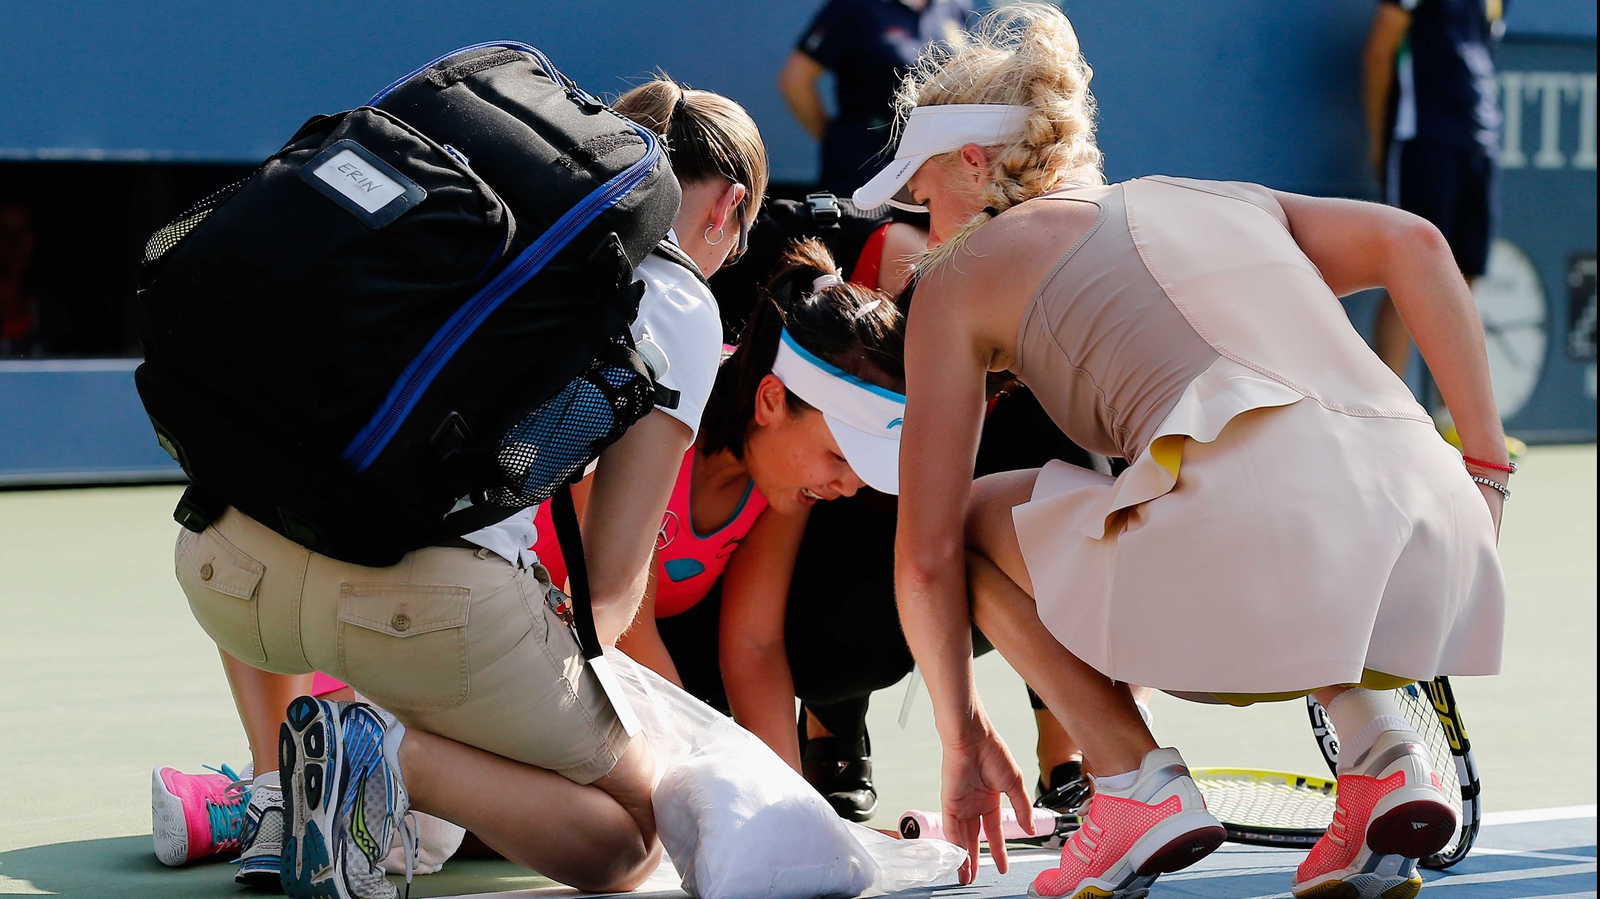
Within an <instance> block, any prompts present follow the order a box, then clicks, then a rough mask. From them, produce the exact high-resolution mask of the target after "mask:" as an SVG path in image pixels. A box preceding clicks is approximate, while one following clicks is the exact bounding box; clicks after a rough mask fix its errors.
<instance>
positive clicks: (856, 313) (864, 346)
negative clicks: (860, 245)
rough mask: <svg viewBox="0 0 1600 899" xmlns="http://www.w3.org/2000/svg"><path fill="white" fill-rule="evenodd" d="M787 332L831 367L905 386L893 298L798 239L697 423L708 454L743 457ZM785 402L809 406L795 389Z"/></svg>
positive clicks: (817, 244) (876, 381)
mask: <svg viewBox="0 0 1600 899" xmlns="http://www.w3.org/2000/svg"><path fill="white" fill-rule="evenodd" d="M785 330H787V331H788V332H789V336H790V337H792V338H793V339H794V341H795V342H796V343H798V344H800V346H802V347H804V348H805V349H806V350H807V351H808V352H810V353H811V354H812V355H814V356H817V357H818V358H820V359H822V360H823V361H824V362H827V363H828V364H830V365H833V366H835V367H837V368H839V369H841V370H843V371H845V372H847V373H849V374H851V375H854V376H856V377H858V378H861V379H862V380H864V381H868V382H871V383H873V384H877V385H879V386H882V387H887V388H889V389H891V390H897V391H898V390H901V389H903V387H904V384H905V361H904V356H905V335H904V333H903V331H902V317H901V315H900V311H899V309H898V308H897V307H896V306H895V304H894V301H893V300H891V299H890V298H889V297H888V296H887V295H885V294H883V293H881V292H880V291H876V290H872V289H870V288H867V287H863V286H861V285H860V284H852V283H850V282H848V281H845V280H843V279H842V276H841V275H840V274H839V271H838V268H837V265H836V264H835V263H834V260H833V257H832V255H831V254H829V253H828V248H827V247H826V246H824V245H823V244H822V242H821V241H818V240H814V239H813V240H802V241H795V242H794V243H793V244H791V245H790V247H789V249H788V250H787V251H785V252H784V254H783V256H782V257H781V258H780V259H779V262H778V272H777V274H775V275H773V277H772V280H770V281H769V282H767V286H766V288H765V290H764V291H763V292H762V296H761V299H760V300H759V301H758V302H757V303H756V308H755V310H754V311H753V312H752V313H751V314H750V320H749V321H747V322H746V323H745V326H744V331H743V332H742V333H741V335H740V338H739V347H738V349H737V350H735V351H734V354H733V355H732V356H730V357H729V358H728V359H727V361H726V362H724V363H723V365H722V369H721V370H720V371H718V373H717V381H716V385H715V386H714V387H713V388H712V391H711V400H710V402H709V403H708V404H707V406H706V412H705V420H704V421H703V422H702V424H701V428H700V433H701V435H702V436H701V440H702V444H701V447H702V449H703V450H704V451H705V452H708V453H711V452H717V451H718V450H723V449H726V450H729V451H730V452H732V453H733V454H734V455H735V456H738V457H740V458H743V456H744V441H745V437H746V435H747V434H748V433H749V430H750V422H751V417H752V415H753V414H754V410H755V401H756V393H757V391H758V390H759V389H760V387H761V381H762V379H763V378H765V377H766V376H767V375H769V374H771V373H772V365H773V361H774V360H775V359H776V358H777V355H778V343H779V341H780V340H782V336H783V332H784V331H785ZM788 402H789V408H790V409H792V410H800V409H806V408H809V406H808V404H807V403H806V402H805V401H804V400H802V399H800V398H799V397H798V396H795V394H794V393H793V392H790V393H789V395H788Z"/></svg>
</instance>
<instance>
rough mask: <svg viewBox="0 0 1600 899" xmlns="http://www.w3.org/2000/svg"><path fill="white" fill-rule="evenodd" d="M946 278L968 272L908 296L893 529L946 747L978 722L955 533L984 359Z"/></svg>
mask: <svg viewBox="0 0 1600 899" xmlns="http://www.w3.org/2000/svg"><path fill="white" fill-rule="evenodd" d="M952 280H959V281H960V282H961V283H963V284H964V283H966V282H967V281H968V280H970V279H950V278H945V277H940V276H938V275H934V276H931V277H930V278H928V279H927V280H925V281H924V282H923V283H922V285H920V286H919V287H918V288H917V294H916V298H915V299H914V300H913V301H912V308H913V310H914V312H913V314H912V315H911V317H910V321H909V324H908V328H907V332H906V397H907V399H906V415H905V426H904V430H903V431H902V433H901V437H900V441H901V442H900V519H899V527H898V531H897V533H896V536H895V597H896V601H897V602H898V604H899V607H900V622H901V627H902V628H904V630H905V632H906V641H907V642H908V643H909V644H910V646H911V651H912V654H913V655H915V657H916V659H917V664H918V665H919V666H921V669H922V674H923V677H924V678H925V679H926V681H927V684H928V692H929V694H930V695H931V696H932V698H933V706H934V722H935V724H936V725H937V727H938V729H939V734H940V737H941V739H942V740H943V741H944V743H945V744H946V745H947V746H948V745H952V744H954V745H960V744H962V743H964V742H966V741H968V740H970V739H971V738H972V737H973V736H974V734H975V732H976V731H975V728H976V729H978V730H981V717H982V711H981V708H980V706H979V702H978V694H977V690H976V688H975V686H974V684H973V679H972V631H971V628H972V613H971V608H970V606H969V604H968V601H967V577H966V543H965V537H964V534H965V522H966V515H967V495H968V492H969V491H970V489H971V486H972V463H973V459H974V458H975V457H976V455H977V451H978V436H979V432H980V431H981V429H982V426H983V403H984V396H983V387H984V375H985V373H986V372H987V370H988V361H989V360H988V359H987V358H986V356H985V355H984V354H983V352H982V351H981V350H980V349H979V348H978V347H977V346H976V345H975V341H974V338H973V332H972V329H971V327H970V325H969V323H968V322H967V321H966V320H965V316H964V315H963V314H961V304H960V303H959V302H957V301H958V300H959V297H957V296H955V295H953V294H954V292H953V291H952V289H951V287H950V284H951V281H952Z"/></svg>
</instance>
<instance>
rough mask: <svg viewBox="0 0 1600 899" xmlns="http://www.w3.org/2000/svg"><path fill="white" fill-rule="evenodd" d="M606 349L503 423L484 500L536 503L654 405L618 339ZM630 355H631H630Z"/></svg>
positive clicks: (515, 505)
mask: <svg viewBox="0 0 1600 899" xmlns="http://www.w3.org/2000/svg"><path fill="white" fill-rule="evenodd" d="M616 349H617V350H618V351H619V352H616V353H610V352H608V353H605V354H603V355H602V356H601V357H600V358H598V359H595V360H594V361H593V362H591V363H590V364H589V367H588V368H586V369H584V371H583V373H582V374H580V375H578V377H576V378H574V379H572V381H570V382H569V383H568V384H567V386H566V387H564V388H562V389H561V391H560V392H559V393H557V394H556V395H555V396H553V397H551V398H550V399H548V400H546V401H545V402H543V403H542V404H540V405H539V406H538V407H537V408H535V409H534V410H533V411H532V412H530V413H528V414H527V415H526V416H524V417H523V418H522V420H521V421H518V422H517V423H516V424H515V425H513V426H511V427H510V428H508V429H507V430H506V432H505V434H503V435H501V437H500V441H499V443H498V444H497V445H496V447H495V450H494V454H493V462H494V471H495V473H496V475H497V476H498V479H499V481H500V483H499V484H498V485H497V486H495V487H493V488H491V489H489V490H487V491H485V495H484V498H485V500H486V501H487V502H488V503H490V504H492V505H496V506H501V507H504V508H507V509H520V508H524V507H526V506H532V505H537V504H539V503H542V502H544V501H545V500H547V499H549V498H550V496H551V494H553V493H555V491H556V490H557V488H559V487H560V486H561V485H562V484H565V483H567V482H568V481H569V480H571V479H572V478H573V477H574V476H576V475H578V474H580V473H581V472H582V471H583V468H584V466H586V465H588V464H589V462H590V461H591V460H593V459H594V458H595V457H596V456H598V455H599V454H600V451H601V450H603V449H605V448H606V447H607V446H610V445H611V444H613V443H615V442H616V441H617V440H618V439H619V438H621V437H622V435H623V433H624V432H626V431H627V430H628V428H629V427H632V426H633V424H634V423H635V422H637V421H638V420H639V419H641V418H643V417H644V416H645V415H647V414H648V413H649V412H650V410H651V409H652V408H653V407H654V405H655V391H656V387H655V383H654V382H653V381H652V380H651V379H650V378H649V377H648V376H647V375H645V374H644V373H643V372H642V371H641V369H642V368H643V365H642V364H636V365H630V364H624V362H623V361H621V360H622V359H624V358H626V357H631V356H633V354H632V352H631V351H630V350H628V348H627V347H625V346H623V345H622V344H620V343H619V344H617V345H616ZM628 361H630V362H636V361H637V360H636V359H628Z"/></svg>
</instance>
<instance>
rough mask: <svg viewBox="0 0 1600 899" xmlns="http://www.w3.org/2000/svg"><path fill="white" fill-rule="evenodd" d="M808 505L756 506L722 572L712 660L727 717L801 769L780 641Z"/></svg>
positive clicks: (785, 654)
mask: <svg viewBox="0 0 1600 899" xmlns="http://www.w3.org/2000/svg"><path fill="white" fill-rule="evenodd" d="M809 517H810V510H809V509H801V510H800V511H798V512H794V513H791V514H788V515H780V514H778V513H776V512H774V511H772V510H771V509H768V510H767V511H765V512H763V513H761V517H760V518H758V519H756V523H755V526H754V527H752V528H751V529H750V533H749V534H748V535H746V536H745V538H744V540H742V541H741V542H740V543H739V548H738V549H737V550H735V551H734V554H733V558H731V559H729V560H728V568H727V571H726V572H724V573H723V575H722V624H721V645H720V646H719V648H718V660H719V661H720V662H721V664H722V670H723V671H724V672H725V673H726V674H729V675H733V676H731V677H730V676H724V677H723V679H722V685H723V687H724V689H726V690H727V693H728V705H729V706H730V707H731V708H732V710H733V719H734V720H735V721H737V722H739V724H740V725H741V726H742V727H744V728H745V729H746V730H748V731H750V732H751V733H753V734H755V735H756V736H758V737H760V738H761V741H762V742H764V743H766V744H767V745H768V746H770V747H772V751H773V752H776V753H777V754H778V756H779V757H780V758H782V759H783V760H784V761H785V762H788V763H789V767H791V768H793V769H795V770H796V771H799V770H800V741H799V738H798V736H797V735H796V731H795V723H794V719H795V715H794V676H793V674H792V673H791V671H790V668H789V656H788V652H787V651H786V650H785V648H784V639H783V636H784V617H785V613H786V612H787V611H788V608H789V581H790V580H791V579H792V578H793V576H794V560H795V557H796V556H797V555H799V553H800V539H801V537H803V536H804V535H805V530H806V520H807V519H808V518H809Z"/></svg>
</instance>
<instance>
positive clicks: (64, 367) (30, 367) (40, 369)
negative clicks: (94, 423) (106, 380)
mask: <svg viewBox="0 0 1600 899" xmlns="http://www.w3.org/2000/svg"><path fill="white" fill-rule="evenodd" d="M143 361H144V360H143V359H7V360H5V361H0V372H16V373H19V374H25V375H33V374H58V373H61V372H85V371H133V370H134V369H136V368H138V367H139V363H141V362H143Z"/></svg>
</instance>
